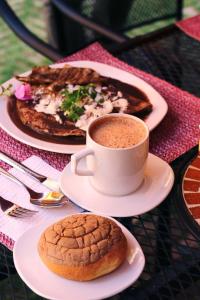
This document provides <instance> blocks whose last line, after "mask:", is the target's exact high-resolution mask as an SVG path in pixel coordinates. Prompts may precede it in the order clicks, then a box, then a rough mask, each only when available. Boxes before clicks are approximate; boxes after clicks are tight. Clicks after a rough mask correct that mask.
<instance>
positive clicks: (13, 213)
mask: <svg viewBox="0 0 200 300" xmlns="http://www.w3.org/2000/svg"><path fill="white" fill-rule="evenodd" d="M34 214H35V213H24V212H20V211H18V210H13V211H10V212H8V215H9V216H11V217H16V218H25V217H31V216H33V215H34Z"/></svg>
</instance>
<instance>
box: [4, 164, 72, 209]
mask: <svg viewBox="0 0 200 300" xmlns="http://www.w3.org/2000/svg"><path fill="white" fill-rule="evenodd" d="M0 174H2V175H3V176H5V177H7V178H9V179H11V180H12V181H14V182H15V183H17V184H20V185H21V186H23V187H24V188H25V189H26V190H27V191H28V193H29V195H30V202H31V203H32V204H34V205H37V206H40V207H46V208H54V207H60V206H63V205H64V204H66V203H69V200H68V198H67V197H66V196H64V194H62V193H60V192H55V191H50V192H44V193H38V192H35V191H34V190H32V189H31V188H30V187H28V186H27V185H26V184H25V183H24V182H22V181H21V180H20V179H18V178H17V177H15V176H14V175H12V174H10V173H9V172H7V171H5V170H4V169H3V168H1V167H0Z"/></svg>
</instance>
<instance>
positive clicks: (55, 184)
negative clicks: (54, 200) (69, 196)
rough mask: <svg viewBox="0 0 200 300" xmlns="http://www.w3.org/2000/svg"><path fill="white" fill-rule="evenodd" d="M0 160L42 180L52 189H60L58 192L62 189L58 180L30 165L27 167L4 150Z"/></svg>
mask: <svg viewBox="0 0 200 300" xmlns="http://www.w3.org/2000/svg"><path fill="white" fill-rule="evenodd" d="M0 160H2V161H4V162H5V163H7V164H8V165H10V166H12V167H14V168H15V169H18V170H20V171H21V172H23V173H24V174H29V175H30V176H31V177H33V178H35V179H36V180H38V181H39V182H41V183H42V184H43V185H44V186H46V187H48V188H49V189H50V190H53V191H58V192H59V191H60V188H59V183H58V181H56V180H55V179H52V178H49V177H46V176H44V175H41V174H39V173H37V172H35V171H33V170H31V169H30V168H29V167H26V166H25V165H23V164H22V163H20V162H18V161H16V160H14V159H13V158H11V157H10V156H8V155H7V154H5V153H3V152H0Z"/></svg>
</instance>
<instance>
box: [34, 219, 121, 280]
mask: <svg viewBox="0 0 200 300" xmlns="http://www.w3.org/2000/svg"><path fill="white" fill-rule="evenodd" d="M38 251H39V255H40V257H41V259H42V261H43V262H44V264H45V265H46V266H47V267H48V268H49V269H50V270H51V271H53V272H55V273H56V274H58V275H60V276H63V277H65V278H68V279H72V280H78V281H87V280H92V279H95V278H97V277H100V276H102V275H105V274H107V273H110V272H112V271H113V270H115V269H116V268H118V267H119V266H120V265H121V263H122V262H123V261H124V260H125V258H126V252H127V241H126V238H125V236H124V234H123V232H122V230H121V228H120V227H119V226H118V225H117V224H116V223H115V222H114V221H112V220H111V219H108V218H105V217H102V216H98V215H93V214H77V215H73V216H69V217H66V218H65V219H62V220H61V221H59V222H57V223H55V224H53V225H51V226H50V227H48V228H47V229H46V230H45V231H44V232H43V234H42V235H41V237H40V240H39V243H38Z"/></svg>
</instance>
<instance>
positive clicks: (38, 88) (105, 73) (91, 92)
mask: <svg viewBox="0 0 200 300" xmlns="http://www.w3.org/2000/svg"><path fill="white" fill-rule="evenodd" d="M0 111H1V118H0V126H1V128H3V129H4V130H5V131H6V132H7V133H8V134H9V135H11V136H12V137H14V138H15V139H17V140H19V141H20V142H22V143H25V144H27V145H30V146H33V147H36V148H39V149H42V150H47V151H53V152H58V153H74V152H77V151H79V150H80V149H81V148H82V147H83V146H84V145H85V135H86V130H87V127H88V125H89V123H90V122H91V121H92V120H94V119H95V118H98V117H99V116H102V115H104V114H108V113H113V112H114V113H118V112H119V113H128V114H133V115H136V116H138V117H140V118H142V119H144V120H145V122H146V123H147V125H148V127H149V129H150V130H152V129H154V128H155V127H156V126H157V125H158V124H159V123H160V122H161V120H162V119H163V118H164V116H165V115H166V113H167V103H166V102H165V100H164V99H163V97H162V96H161V95H160V94H159V93H158V92H157V91H156V90H155V89H154V88H153V87H151V86H150V85H149V84H148V83H146V82H145V81H144V80H142V79H140V78H138V77H137V76H135V75H133V74H130V73H128V72H126V71H122V70H120V69H118V68H115V67H112V66H109V65H105V64H102V63H98V62H93V61H74V62H69V63H67V64H66V63H59V64H54V65H52V66H43V67H35V68H33V69H32V70H31V71H29V72H26V73H25V74H22V75H20V76H16V77H15V78H12V79H11V80H9V81H7V82H6V83H5V84H4V85H3V86H2V91H1V96H0Z"/></svg>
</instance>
